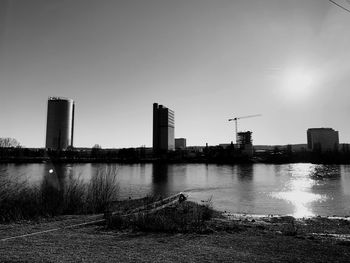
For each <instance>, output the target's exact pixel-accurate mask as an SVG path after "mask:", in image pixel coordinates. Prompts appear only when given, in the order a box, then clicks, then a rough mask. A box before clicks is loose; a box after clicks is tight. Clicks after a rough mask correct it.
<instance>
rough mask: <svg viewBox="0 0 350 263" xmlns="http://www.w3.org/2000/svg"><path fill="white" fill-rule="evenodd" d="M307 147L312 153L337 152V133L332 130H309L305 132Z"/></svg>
mask: <svg viewBox="0 0 350 263" xmlns="http://www.w3.org/2000/svg"><path fill="white" fill-rule="evenodd" d="M307 147H308V150H309V151H313V152H321V153H324V152H333V151H338V148H339V133H338V131H335V130H333V129H332V128H310V129H308V130H307Z"/></svg>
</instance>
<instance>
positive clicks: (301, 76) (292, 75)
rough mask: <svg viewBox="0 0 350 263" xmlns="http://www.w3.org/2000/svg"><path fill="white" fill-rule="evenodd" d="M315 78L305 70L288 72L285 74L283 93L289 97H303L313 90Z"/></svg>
mask: <svg viewBox="0 0 350 263" xmlns="http://www.w3.org/2000/svg"><path fill="white" fill-rule="evenodd" d="M312 84H313V78H312V76H311V74H308V73H306V71H303V70H293V71H289V72H286V74H285V76H284V88H283V93H284V94H285V95H286V96H288V98H291V97H292V98H295V99H303V98H305V97H307V96H309V95H310V93H311V91H312Z"/></svg>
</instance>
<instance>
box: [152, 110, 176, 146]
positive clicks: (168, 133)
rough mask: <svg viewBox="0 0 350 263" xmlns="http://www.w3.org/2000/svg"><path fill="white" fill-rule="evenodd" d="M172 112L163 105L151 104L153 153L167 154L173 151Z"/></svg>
mask: <svg viewBox="0 0 350 263" xmlns="http://www.w3.org/2000/svg"><path fill="white" fill-rule="evenodd" d="M174 129H175V121H174V111H172V110H170V109H168V108H166V107H164V106H163V105H158V104H157V103H154V104H153V152H154V153H160V152H167V151H171V150H174V149H175V139H174Z"/></svg>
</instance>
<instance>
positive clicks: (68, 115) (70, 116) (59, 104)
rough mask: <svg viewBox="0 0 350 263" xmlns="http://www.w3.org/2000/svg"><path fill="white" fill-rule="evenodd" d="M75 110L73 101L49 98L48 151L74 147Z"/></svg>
mask: <svg viewBox="0 0 350 263" xmlns="http://www.w3.org/2000/svg"><path fill="white" fill-rule="evenodd" d="M74 108H75V104H74V101H73V100H72V99H68V98H61V97H49V99H48V104H47V125H46V146H45V147H46V149H51V150H65V149H67V148H69V147H73V132H74Z"/></svg>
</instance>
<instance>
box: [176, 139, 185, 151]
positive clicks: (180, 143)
mask: <svg viewBox="0 0 350 263" xmlns="http://www.w3.org/2000/svg"><path fill="white" fill-rule="evenodd" d="M175 149H177V150H184V149H186V139H185V138H175Z"/></svg>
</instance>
